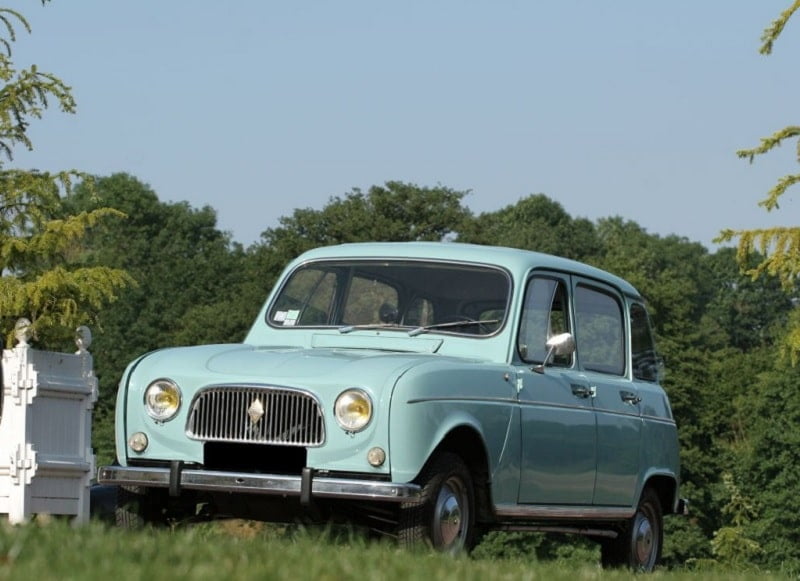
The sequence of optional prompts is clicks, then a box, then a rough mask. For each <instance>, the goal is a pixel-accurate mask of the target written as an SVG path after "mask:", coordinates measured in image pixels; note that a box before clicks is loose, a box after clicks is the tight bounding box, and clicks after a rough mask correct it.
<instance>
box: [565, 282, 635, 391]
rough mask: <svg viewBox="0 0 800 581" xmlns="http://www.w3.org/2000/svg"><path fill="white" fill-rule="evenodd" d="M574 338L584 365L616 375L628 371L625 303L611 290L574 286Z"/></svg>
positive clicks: (590, 369) (587, 368)
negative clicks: (622, 305)
mask: <svg viewBox="0 0 800 581" xmlns="http://www.w3.org/2000/svg"><path fill="white" fill-rule="evenodd" d="M575 327H576V337H575V340H576V342H577V344H578V354H579V356H580V361H581V366H582V367H583V368H584V369H586V370H588V371H599V372H600V373H609V374H613V375H622V374H624V373H625V355H624V353H625V349H624V348H625V334H624V332H623V328H624V327H623V318H622V307H621V306H620V303H619V301H618V300H617V298H616V297H614V296H612V295H611V294H609V293H607V292H605V291H602V290H599V289H596V288H592V287H588V286H585V285H578V286H577V287H576V289H575Z"/></svg>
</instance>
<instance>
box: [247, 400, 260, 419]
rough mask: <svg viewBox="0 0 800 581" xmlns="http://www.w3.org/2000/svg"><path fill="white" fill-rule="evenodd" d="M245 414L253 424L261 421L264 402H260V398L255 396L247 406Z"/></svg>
mask: <svg viewBox="0 0 800 581" xmlns="http://www.w3.org/2000/svg"><path fill="white" fill-rule="evenodd" d="M247 416H248V417H249V418H250V423H251V424H253V425H254V426H255V425H256V424H257V423H258V422H259V421H261V418H263V417H264V404H262V403H261V400H260V399H258V398H256V399H254V400H253V403H251V404H250V407H249V408H247Z"/></svg>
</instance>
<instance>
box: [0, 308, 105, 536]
mask: <svg viewBox="0 0 800 581" xmlns="http://www.w3.org/2000/svg"><path fill="white" fill-rule="evenodd" d="M26 323H27V324H28V325H29V324H30V323H28V322H27V321H24V320H23V321H20V322H19V323H17V334H16V337H17V346H16V347H14V348H13V349H4V350H3V363H2V365H3V396H2V402H0V403H2V408H0V514H7V515H8V520H9V521H10V522H12V523H18V522H23V521H25V520H27V519H28V518H30V517H31V516H32V515H34V514H53V515H72V516H74V517H75V520H77V521H79V522H83V521H87V520H88V519H89V485H90V481H91V479H92V476H93V473H94V454H93V452H92V408H93V407H94V403H95V401H97V378H96V377H95V376H94V370H93V367H92V355H91V354H90V353H89V352H88V351H87V348H88V347H89V345H90V344H91V333H90V332H89V329H88V328H86V327H80V328H79V329H78V332H77V335H76V340H75V342H76V344H77V345H78V352H77V353H75V354H69V353H53V352H47V351H37V350H35V349H32V348H31V347H30V346H29V345H28V333H27V326H26Z"/></svg>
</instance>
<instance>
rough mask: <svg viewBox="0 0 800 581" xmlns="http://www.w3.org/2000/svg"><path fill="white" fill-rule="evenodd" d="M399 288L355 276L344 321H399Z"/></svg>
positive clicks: (353, 322)
mask: <svg viewBox="0 0 800 581" xmlns="http://www.w3.org/2000/svg"><path fill="white" fill-rule="evenodd" d="M397 303H398V300H397V290H395V289H394V288H393V287H391V286H389V285H388V284H386V283H383V282H380V281H377V280H374V279H368V278H364V277H361V276H354V277H353V280H352V281H351V283H350V290H349V292H348V293H347V299H346V302H345V305H344V317H343V318H342V322H343V323H347V324H350V325H369V324H372V323H398V322H399V315H398V308H397V307H398V305H397Z"/></svg>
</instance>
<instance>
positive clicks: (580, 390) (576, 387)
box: [570, 383, 596, 399]
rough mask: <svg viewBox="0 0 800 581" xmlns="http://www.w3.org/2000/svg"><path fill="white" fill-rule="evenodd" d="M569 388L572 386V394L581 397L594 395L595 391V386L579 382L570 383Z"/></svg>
mask: <svg viewBox="0 0 800 581" xmlns="http://www.w3.org/2000/svg"><path fill="white" fill-rule="evenodd" d="M570 388H572V395H574V396H576V397H580V398H583V399H586V398H588V397H594V396H595V393H596V388H595V387H594V386H593V385H592V386H588V385H581V384H580V383H571V384H570Z"/></svg>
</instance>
